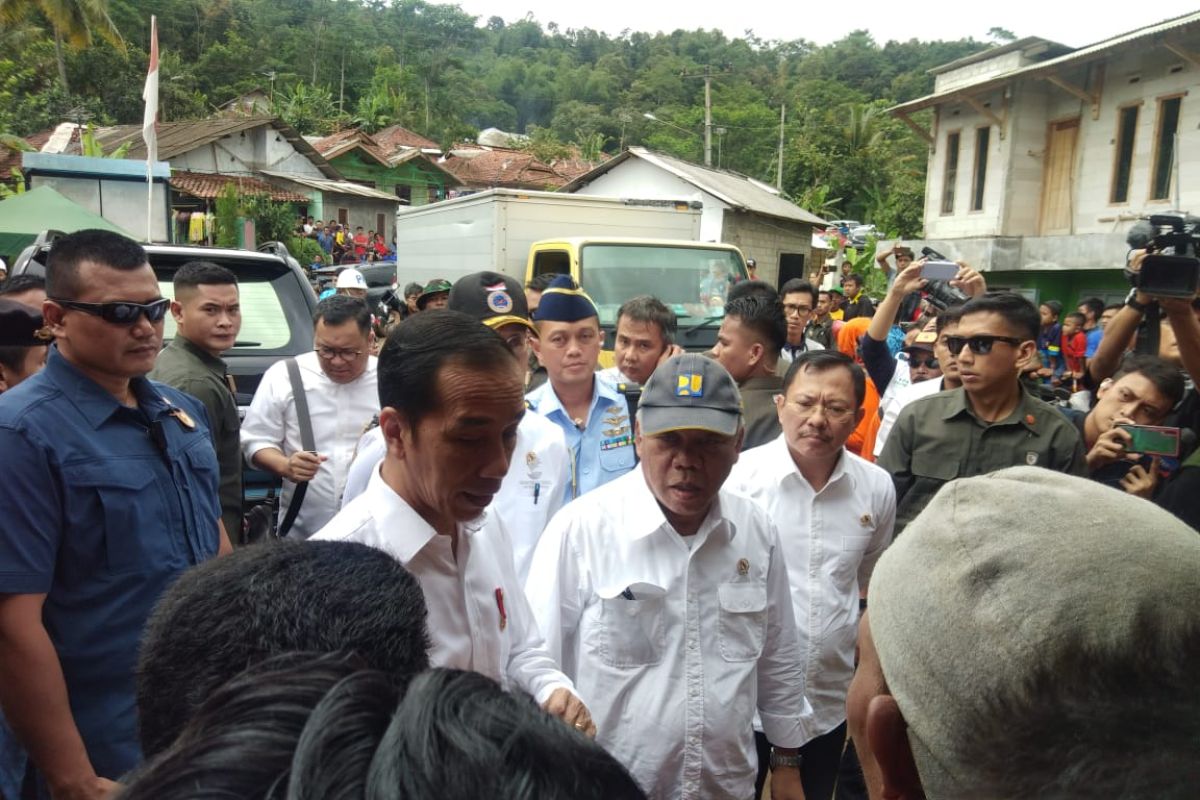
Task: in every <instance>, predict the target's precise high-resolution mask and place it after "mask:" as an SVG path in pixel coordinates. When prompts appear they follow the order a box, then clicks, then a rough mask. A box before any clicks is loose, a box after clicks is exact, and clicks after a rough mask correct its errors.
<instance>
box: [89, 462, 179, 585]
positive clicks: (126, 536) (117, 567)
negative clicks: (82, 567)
mask: <svg viewBox="0 0 1200 800" xmlns="http://www.w3.org/2000/svg"><path fill="white" fill-rule="evenodd" d="M67 479H68V480H69V481H70V484H71V487H72V488H73V489H74V490H75V491H76V492H78V493H79V494H81V495H82V498H81V502H80V506H81V508H78V509H76V510H77V512H79V513H81V515H82V516H84V517H86V518H88V520H89V521H90V523H91V526H92V530H90V531H88V530H73V531H71V532H70V533H68V536H69V537H70V538H71V539H74V540H75V541H74V542H72V543H71V544H72V545H74V546H75V547H74V548H73V549H78V550H81V551H82V550H87V551H92V552H87V553H85V552H79V555H80V556H82V557H84V558H87V557H89V556H90V557H91V558H92V559H97V558H103V560H104V566H105V567H107V571H108V572H110V573H117V574H119V573H127V572H140V571H142V570H143V569H145V567H146V565H148V564H150V563H152V561H153V559H154V558H155V556H156V555H157V553H156V549H155V547H154V542H156V541H164V542H167V541H169V540H170V534H169V532H167V531H166V530H161V531H158V532H156V531H153V530H151V524H150V523H151V522H152V521H148V520H147V518H146V514H145V511H144V509H145V508H146V506H147V504H149V505H152V506H153V507H154V508H159V507H160V506H161V503H159V502H158V501H157V497H153V498H151V497H149V496H148V493H151V492H156V491H158V490H157V487H155V486H152V485H151V484H152V482H153V481H154V474H153V473H152V472H151V471H150V470H149V469H147V468H144V467H143V468H138V467H137V466H136V465H131V464H124V465H122V464H112V463H108V464H103V465H88V466H87V467H81V468H77V469H74V470H70V471H68V473H67ZM72 516H74V515H72ZM76 521H77V522H78V520H76ZM97 521H98V522H99V523H100V524H99V530H98V531H97V530H96V529H95V526H96V522H97ZM156 522H157V524H158V525H160V526H165V525H166V524H167V521H166V520H158V521H156ZM84 525H85V526H86V525H87V523H86V522H85V523H84ZM97 533H98V534H99V536H100V537H101V539H102V541H100V542H96V541H95V540H94V538H93V537H94V536H95V535H96V534H97ZM156 533H160V534H161V535H156ZM95 549H98V550H99V552H94V550H95ZM91 563H93V564H94V563H95V561H94V560H93V561H92V562H91Z"/></svg>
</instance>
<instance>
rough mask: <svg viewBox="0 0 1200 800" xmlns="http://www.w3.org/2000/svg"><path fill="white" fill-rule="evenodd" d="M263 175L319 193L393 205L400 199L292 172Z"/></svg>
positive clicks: (359, 184)
mask: <svg viewBox="0 0 1200 800" xmlns="http://www.w3.org/2000/svg"><path fill="white" fill-rule="evenodd" d="M262 174H263V175H269V176H270V177H272V178H278V179H279V180H282V181H289V182H291V183H295V184H298V185H300V186H307V187H308V188H309V189H316V190H317V191H319V192H331V193H333V194H346V195H352V196H354V197H369V198H371V199H372V200H390V201H391V202H393V203H397V204H398V203H399V202H400V198H399V197H396V196H395V195H391V194H388V193H387V192H381V191H379V190H378V189H372V188H371V187H369V186H363V185H362V184H361V183H351V182H350V181H327V180H324V179H323V178H311V177H309V176H307V175H293V174H292V173H290V172H272V171H271V170H266V169H264V170H262Z"/></svg>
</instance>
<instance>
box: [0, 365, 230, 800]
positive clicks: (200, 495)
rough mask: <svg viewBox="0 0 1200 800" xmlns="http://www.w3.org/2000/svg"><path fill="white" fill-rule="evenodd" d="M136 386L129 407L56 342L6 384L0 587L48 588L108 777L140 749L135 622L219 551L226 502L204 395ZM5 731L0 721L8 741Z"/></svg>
mask: <svg viewBox="0 0 1200 800" xmlns="http://www.w3.org/2000/svg"><path fill="white" fill-rule="evenodd" d="M131 388H132V390H133V392H134V394H135V396H136V397H137V401H138V406H139V407H138V408H137V409H131V408H126V407H124V406H122V405H120V404H119V403H118V402H117V400H116V399H115V398H114V397H113V396H112V395H111V394H109V393H108V392H107V391H105V390H104V389H102V388H101V387H100V386H99V385H98V384H96V383H95V382H93V381H92V380H91V379H89V378H88V377H86V376H85V375H84V374H83V373H82V372H80V371H79V370H77V369H76V368H75V367H73V366H72V365H71V364H70V363H69V362H68V361H67V360H66V359H65V358H63V357H62V356H61V355H60V354H59V353H58V351H57V350H56V349H54V348H51V350H50V356H49V359H48V360H47V362H46V368H45V369H44V370H42V372H40V373H38V374H37V375H35V376H34V377H32V378H30V379H29V380H27V381H25V382H24V383H22V384H21V385H20V386H18V387H16V388H15V389H13V390H12V391H9V392H5V393H4V394H3V395H2V396H0V593H3V594H45V595H46V600H45V604H44V606H43V611H42V621H43V623H44V624H45V626H46V630H47V632H48V633H49V635H50V639H51V641H52V642H53V643H54V647H55V650H56V651H57V653H58V658H59V661H60V662H61V664H62V670H63V675H64V677H65V679H66V685H67V692H68V694H69V697H70V703H71V711H72V714H73V715H74V718H75V724H76V725H77V726H78V728H79V732H80V734H81V735H82V736H83V742H84V744H85V745H86V747H87V751H88V756H89V757H90V758H91V761H92V766H93V767H94V768H95V770H96V773H97V774H98V775H100V776H102V777H106V778H111V779H114V780H115V779H117V778H119V777H120V776H121V775H122V774H123V773H125V772H126V771H128V770H129V769H131V768H132V767H134V766H136V765H137V763H138V762H139V760H140V759H141V750H140V748H139V746H138V739H137V729H136V717H135V703H134V666H135V664H136V661H137V653H138V642H139V640H140V637H141V633H142V627H143V626H144V624H145V622H146V619H147V617H148V616H149V615H150V610H151V609H152V608H153V606H154V604H155V602H157V600H158V598H159V597H160V596H161V595H162V593H163V592H164V591H165V590H166V589H167V588H168V587H169V586H170V585H171V582H172V581H174V579H175V578H176V577H177V576H178V575H179V574H180V573H181V572H183V570H185V569H187V568H188V567H189V566H191V565H193V564H198V563H200V562H201V561H204V560H206V559H208V558H211V557H213V556H215V555H216V553H217V547H218V542H219V536H218V530H217V520H218V518H219V517H220V514H221V508H220V504H219V502H218V499H217V498H218V494H217V488H218V471H217V457H216V454H215V453H214V451H213V446H212V439H211V438H210V436H209V433H208V417H207V415H206V413H205V410H204V406H203V405H201V404H200V403H199V402H198V401H196V400H195V399H194V398H192V397H190V396H188V395H186V394H183V393H182V392H179V391H176V390H175V389H172V388H171V387H169V386H166V385H164V384H161V383H156V382H154V381H150V380H147V379H145V378H136V379H134V380H133V381H132V384H131ZM179 411H182V412H184V414H183V415H181V414H179V413H178V412H179ZM184 415H186V417H187V419H183V418H182V417H183V416H184ZM189 422H190V423H191V424H190V425H189V424H188V423H189ZM11 739H12V733H11V732H10V731H8V730H7V729H5V730H0V745H2V746H3V749H6V750H7V749H8V746H9V745H11V744H12V741H11ZM3 767H4V768H5V769H6V770H7V771H10V772H11V771H13V770H15V769H17V768H19V767H17V766H16V765H15V764H11V763H9V764H5V765H3ZM14 777H15V778H16V780H17V781H18V782H19V781H20V777H19V776H13V775H9V774H5V775H3V778H4V780H3V781H0V784H9V782H10V780H11V779H12V778H14Z"/></svg>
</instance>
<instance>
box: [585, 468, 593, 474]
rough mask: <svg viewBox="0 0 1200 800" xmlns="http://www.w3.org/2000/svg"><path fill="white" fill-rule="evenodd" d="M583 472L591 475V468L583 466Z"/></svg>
mask: <svg viewBox="0 0 1200 800" xmlns="http://www.w3.org/2000/svg"><path fill="white" fill-rule="evenodd" d="M583 474H584V475H591V474H592V468H591V467H584V468H583Z"/></svg>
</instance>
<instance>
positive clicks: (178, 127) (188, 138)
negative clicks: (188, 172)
mask: <svg viewBox="0 0 1200 800" xmlns="http://www.w3.org/2000/svg"><path fill="white" fill-rule="evenodd" d="M263 125H270V126H271V127H272V128H274V129H275V130H276V131H278V132H279V135H280V136H282V137H283V138H284V139H286V140H287V141H288V142H289V143H291V145H292V147H294V148H296V152H298V153H300V154H301V155H303V156H305V157H306V158H308V160H309V161H311V162H312V163H313V165H314V166H315V167H316V168H317V169H319V170H320V171H321V174H322V175H324V176H325V177H327V178H329V179H330V180H340V179H341V178H342V174H341V173H340V172H338V171H337V170H336V169H334V167H333V166H332V165H330V163H329V162H328V161H326V160H325V158H324V157H323V156H322V155H321V154H320V153H318V152H317V151H316V149H315V148H313V146H312V145H311V144H309V143H308V142H307V141H305V139H304V137H303V136H301V135H300V134H299V133H297V131H296V129H295V128H293V127H292V126H290V125H288V124H287V123H286V122H284V121H283V120H280V119H277V118H275V117H267V116H249V117H213V118H211V119H198V120H189V121H185V122H160V123H158V157H159V159H160V160H162V161H170V160H171V158H172V157H173V156H177V155H180V154H181V153H190V152H191V151H192V150H195V149H196V148H198V147H203V146H204V145H206V144H209V143H211V142H215V141H217V140H218V139H223V138H225V137H226V136H231V135H233V134H237V133H241V132H242V131H247V130H253V129H254V128H260V127H262V126H263ZM96 141H97V142H99V144H100V145H101V146H102V147H103V148H104V151H105V152H106V153H110V152H112V151H113V150H115V149H117V148H118V147H120V146H121V145H123V144H125V143H126V142H129V143H130V147H129V152H128V153H127V154H126V156H125V157H126V158H132V159H141V160H143V161H144V160H145V158H146V143H145V142H143V141H142V126H141V125H140V124H138V125H115V126H113V127H109V128H100V129H98V130H97V131H96Z"/></svg>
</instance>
